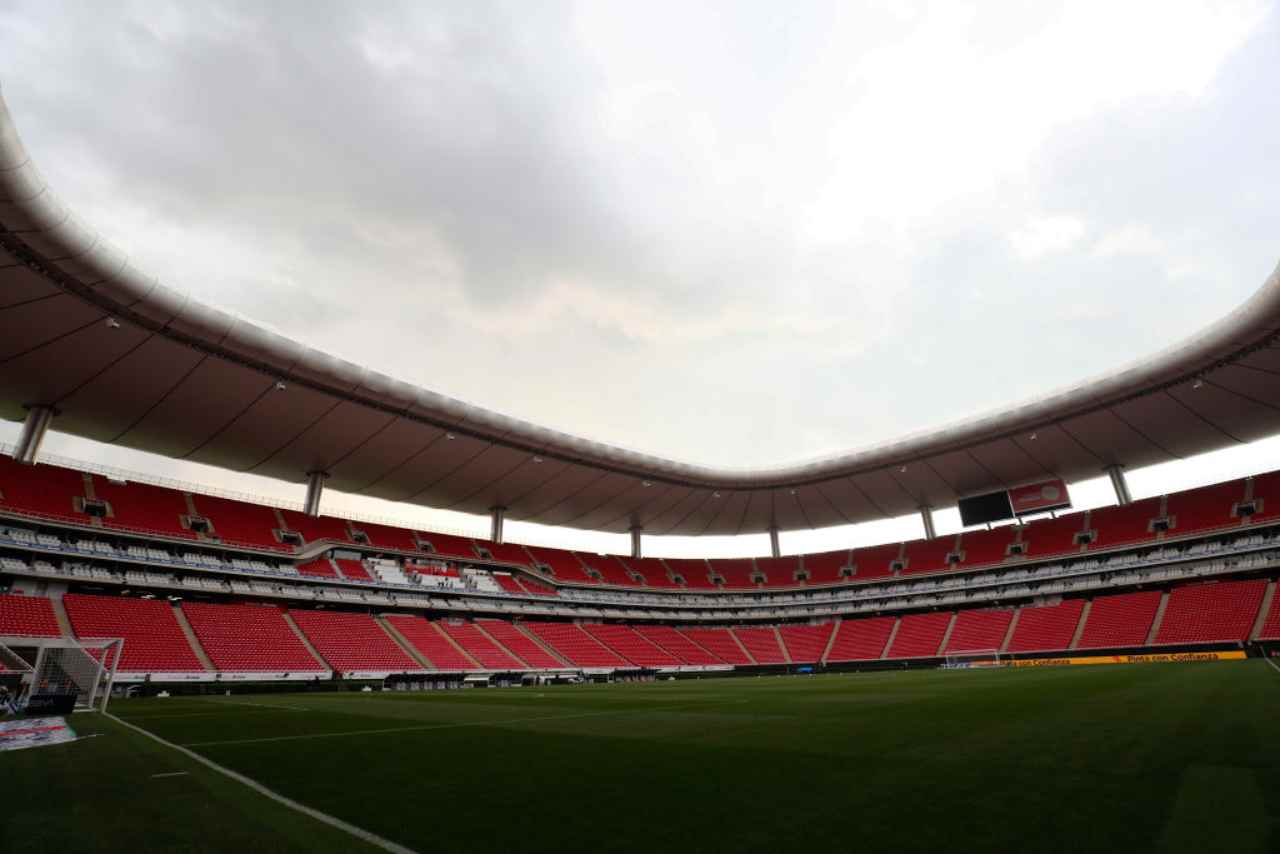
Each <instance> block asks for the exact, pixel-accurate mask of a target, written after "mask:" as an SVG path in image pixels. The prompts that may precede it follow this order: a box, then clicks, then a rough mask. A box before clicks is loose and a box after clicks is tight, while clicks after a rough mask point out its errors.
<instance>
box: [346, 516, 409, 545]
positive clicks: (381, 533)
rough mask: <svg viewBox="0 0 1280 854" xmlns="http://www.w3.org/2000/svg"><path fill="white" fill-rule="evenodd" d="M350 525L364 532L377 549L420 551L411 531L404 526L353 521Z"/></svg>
mask: <svg viewBox="0 0 1280 854" xmlns="http://www.w3.org/2000/svg"><path fill="white" fill-rule="evenodd" d="M352 527H353V528H356V529H357V530H359V531H362V532H364V535H365V536H366V537H368V538H369V545H371V546H373V547H374V548H379V549H395V550H397V551H404V552H416V551H421V550H420V549H419V548H418V542H417V541H416V540H415V539H414V538H413V533H412V532H411V531H406V530H405V529H404V528H392V527H390V526H389V525H377V524H374V523H373V522H353V523H352Z"/></svg>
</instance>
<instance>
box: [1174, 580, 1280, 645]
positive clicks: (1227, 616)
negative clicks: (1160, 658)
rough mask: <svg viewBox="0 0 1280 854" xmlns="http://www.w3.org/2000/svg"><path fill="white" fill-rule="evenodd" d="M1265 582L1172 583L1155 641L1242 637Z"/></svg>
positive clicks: (1249, 627) (1255, 614) (1255, 613)
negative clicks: (1175, 585) (1177, 584)
mask: <svg viewBox="0 0 1280 854" xmlns="http://www.w3.org/2000/svg"><path fill="white" fill-rule="evenodd" d="M1266 587H1267V582H1266V581H1264V580H1262V579H1257V580H1254V581H1211V582H1208V583H1205V584H1188V585H1186V586H1184V587H1175V588H1174V589H1173V591H1172V592H1171V593H1170V594H1169V604H1168V606H1166V608H1165V611H1164V618H1163V619H1162V620H1161V621H1160V630H1159V632H1158V633H1157V634H1156V643H1161V644H1163V643H1208V642H1213V641H1244V640H1247V639H1248V637H1249V632H1250V631H1252V629H1253V623H1254V620H1256V619H1257V617H1258V608H1259V607H1261V605H1262V594H1263V592H1264V591H1265V590H1266Z"/></svg>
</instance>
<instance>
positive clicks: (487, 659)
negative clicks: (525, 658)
mask: <svg viewBox="0 0 1280 854" xmlns="http://www.w3.org/2000/svg"><path fill="white" fill-rule="evenodd" d="M436 625H437V626H438V627H440V628H441V629H442V630H444V633H445V634H447V635H448V636H449V637H451V638H452V639H453V641H454V643H456V644H457V645H458V646H460V647H462V648H463V650H465V651H466V653H467V655H469V656H471V657H472V658H474V659H475V660H476V661H478V662H480V666H481V667H484V668H485V669H488V670H523V669H524V662H522V661H520V660H519V659H517V658H516V657H515V656H513V655H512V654H511V653H509V652H507V651H506V650H505V649H503V648H502V647H500V646H498V645H497V644H496V643H494V642H493V640H492V639H490V638H489V636H488V635H486V634H485V633H484V632H482V631H480V630H479V629H478V628H476V626H475V625H474V624H473V623H468V622H466V621H465V620H436Z"/></svg>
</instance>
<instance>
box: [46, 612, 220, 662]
mask: <svg viewBox="0 0 1280 854" xmlns="http://www.w3.org/2000/svg"><path fill="white" fill-rule="evenodd" d="M62 603H63V605H64V606H65V607H66V609H67V618H68V619H69V620H70V621H71V628H72V629H73V630H74V631H75V633H76V637H79V638H83V639H85V640H101V639H106V638H124V653H123V655H122V656H121V659H120V663H119V665H118V667H117V669H118V670H119V671H120V672H122V673H199V672H204V670H205V667H204V665H203V664H201V663H200V659H199V658H197V657H196V654H195V651H194V650H192V649H191V644H190V643H188V642H187V636H186V635H185V634H183V632H182V628H181V626H179V625H178V619H177V617H175V616H174V614H173V607H172V606H171V605H170V604H169V603H168V602H165V601H163V600H159V599H131V598H129V597H127V596H90V595H85V594H81V593H68V594H67V595H66V596H64V597H62Z"/></svg>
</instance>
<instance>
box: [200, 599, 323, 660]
mask: <svg viewBox="0 0 1280 854" xmlns="http://www.w3.org/2000/svg"><path fill="white" fill-rule="evenodd" d="M182 613H183V614H185V615H186V618H187V622H188V623H190V624H191V630H192V631H193V632H195V635H196V640H198V641H200V646H201V647H203V648H204V651H205V653H206V654H208V656H209V660H210V661H212V662H213V664H214V666H215V667H217V668H218V669H219V670H225V671H231V672H243V673H254V672H267V671H270V672H281V673H286V672H287V673H305V672H311V671H317V672H327V670H328V668H326V667H324V666H323V665H322V664H321V663H320V662H318V661H316V659H315V657H314V656H313V655H312V654H311V653H310V652H309V651H308V650H307V647H306V646H305V645H304V644H303V643H302V641H301V640H300V639H299V638H298V635H297V634H296V633H295V632H294V631H293V628H292V627H291V626H290V625H289V624H288V623H287V622H286V621H285V619H284V615H283V614H282V613H281V612H280V609H279V608H277V607H275V606H273V605H208V604H203V603H200V602H187V603H184V604H183V606H182Z"/></svg>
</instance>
